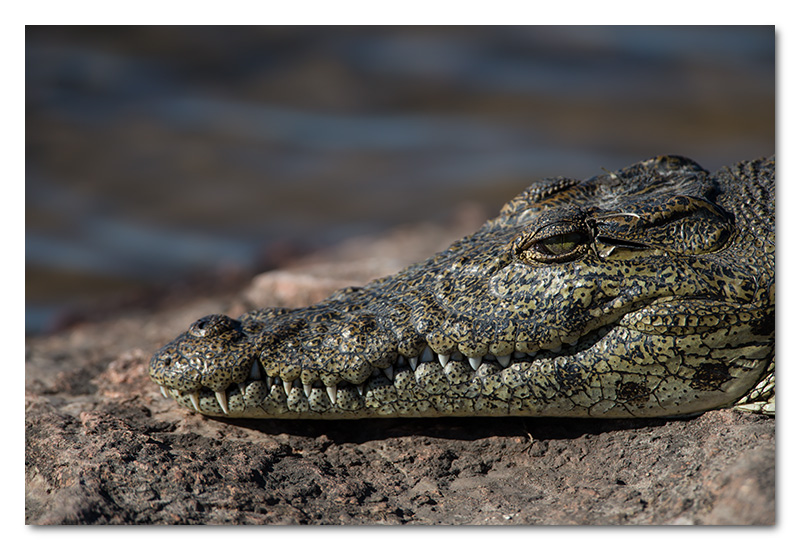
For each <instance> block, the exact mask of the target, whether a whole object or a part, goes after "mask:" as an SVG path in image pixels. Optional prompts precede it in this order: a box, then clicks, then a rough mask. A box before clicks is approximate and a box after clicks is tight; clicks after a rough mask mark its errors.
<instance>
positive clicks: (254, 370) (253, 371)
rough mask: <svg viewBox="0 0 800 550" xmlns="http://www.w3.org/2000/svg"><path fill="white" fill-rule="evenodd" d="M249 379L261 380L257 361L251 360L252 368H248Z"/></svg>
mask: <svg viewBox="0 0 800 550" xmlns="http://www.w3.org/2000/svg"><path fill="white" fill-rule="evenodd" d="M250 378H252V379H253V380H261V369H259V368H258V359H257V358H256V359H253V366H252V367H250Z"/></svg>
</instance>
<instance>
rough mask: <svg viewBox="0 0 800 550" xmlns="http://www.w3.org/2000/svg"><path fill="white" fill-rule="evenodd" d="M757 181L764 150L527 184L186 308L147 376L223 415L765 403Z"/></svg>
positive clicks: (656, 409)
mask: <svg viewBox="0 0 800 550" xmlns="http://www.w3.org/2000/svg"><path fill="white" fill-rule="evenodd" d="M774 197H775V180H774V159H767V160H763V159H762V160H757V161H753V162H744V163H740V164H737V165H735V166H731V167H727V168H723V169H721V170H720V171H718V172H717V173H716V174H713V175H710V174H708V173H707V172H706V171H705V170H703V169H702V168H700V167H699V166H698V165H697V164H695V163H694V162H692V161H690V160H688V159H684V158H680V157H656V158H653V159H650V160H647V161H644V162H641V163H638V164H635V165H633V166H630V167H628V168H626V169H624V170H621V171H619V172H617V173H613V174H611V173H609V174H605V175H602V176H599V177H595V178H591V179H589V180H586V181H583V182H579V181H575V180H570V179H565V178H558V179H548V180H544V181H541V182H538V183H535V184H533V185H532V186H531V187H530V188H528V189H527V190H526V191H524V192H523V193H522V194H521V195H519V196H518V197H516V198H515V199H513V200H512V201H511V202H509V203H508V204H506V205H505V206H504V207H503V209H502V211H501V212H500V215H499V216H498V217H497V218H495V219H493V220H490V221H488V222H486V224H485V225H484V226H483V227H482V228H481V229H480V230H478V231H477V232H476V233H475V234H474V235H470V236H468V237H466V238H464V239H462V240H460V241H458V242H456V243H455V244H453V245H452V246H451V247H450V248H449V249H448V250H446V251H444V252H441V253H439V254H437V255H435V256H433V257H432V258H430V259H428V260H426V261H424V262H421V263H419V264H416V265H413V266H411V267H409V268H407V269H406V270H404V271H402V272H400V273H398V274H397V275H394V276H392V277H386V278H384V279H379V280H376V281H373V282H371V283H369V284H367V285H366V286H364V287H362V288H350V289H345V290H342V291H339V292H337V293H335V294H334V295H333V296H331V297H330V298H328V299H327V300H325V301H323V302H320V303H319V304H316V305H314V306H311V307H306V308H301V309H296V310H285V309H269V308H268V309H262V310H257V311H252V312H250V313H247V314H245V315H243V316H242V317H240V318H239V319H238V320H234V319H231V318H229V317H226V316H224V315H212V316H209V317H205V318H203V319H201V320H199V321H197V322H196V323H194V324H193V325H192V326H191V328H190V329H189V330H188V331H187V332H186V333H184V334H182V335H181V336H179V337H178V338H177V339H176V340H174V341H173V342H171V343H170V344H168V345H166V346H164V347H163V348H162V349H161V350H159V351H158V352H157V353H156V354H155V356H154V357H153V359H152V361H151V364H150V376H151V378H152V379H153V380H154V381H155V382H156V383H157V384H159V385H160V386H162V392H163V393H164V394H165V395H166V396H170V397H173V398H175V399H176V400H177V402H178V403H179V404H181V405H183V406H184V407H187V408H190V409H193V410H197V411H199V412H201V413H203V414H208V415H214V416H231V417H262V418H318V419H327V418H330V419H334V418H363V417H385V416H446V415H449V416H473V415H474V416H478V415H484V416H488V415H493V416H505V415H529V416H566V417H606V418H619V417H636V416H640V417H644V416H673V415H682V414H689V413H695V412H700V411H705V410H709V409H714V408H719V407H727V406H732V405H738V406H741V407H744V408H748V409H750V410H757V411H761V412H772V411H774V401H773V399H774V355H775V199H774Z"/></svg>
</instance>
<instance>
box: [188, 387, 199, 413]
mask: <svg viewBox="0 0 800 550" xmlns="http://www.w3.org/2000/svg"><path fill="white" fill-rule="evenodd" d="M189 401H191V402H192V406H193V407H194V410H196V411H197V412H200V398H199V396H198V395H197V392H195V393H190V394H189Z"/></svg>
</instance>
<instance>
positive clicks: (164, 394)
mask: <svg viewBox="0 0 800 550" xmlns="http://www.w3.org/2000/svg"><path fill="white" fill-rule="evenodd" d="M159 388H160V389H161V395H163V396H164V397H167V398H169V395H167V389H166V388H165V387H164V386H159Z"/></svg>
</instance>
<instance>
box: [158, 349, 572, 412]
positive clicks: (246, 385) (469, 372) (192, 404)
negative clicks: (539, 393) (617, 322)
mask: <svg viewBox="0 0 800 550" xmlns="http://www.w3.org/2000/svg"><path fill="white" fill-rule="evenodd" d="M577 347H578V342H577V341H576V342H574V343H573V344H570V345H568V346H567V345H564V346H557V347H555V348H553V349H542V350H539V351H537V352H533V353H524V352H514V353H513V354H510V355H505V356H499V357H498V356H495V355H492V354H486V355H483V356H480V357H465V356H464V355H463V354H461V353H460V352H455V353H452V354H437V353H435V352H434V351H433V350H432V349H431V348H430V346H426V347H425V348H424V350H423V351H422V353H420V354H419V355H418V356H416V357H405V356H403V355H401V354H398V356H397V361H395V363H394V365H392V366H390V367H386V368H375V369H373V370H372V373H371V375H370V376H369V378H368V379H367V380H365V381H364V382H362V383H361V384H351V383H350V382H347V381H344V380H343V381H340V382H339V383H336V384H333V385H327V386H326V385H324V384H323V383H322V382H321V381H319V380H317V381H315V382H314V383H312V384H303V383H302V382H301V381H300V379H299V378H297V379H295V380H291V381H290V380H283V379H281V378H280V377H279V376H274V377H272V376H267V375H266V373H265V371H264V368H263V367H262V366H261V364H260V362H259V361H258V359H255V360H254V361H253V364H252V367H251V369H250V373H249V375H248V377H247V379H246V380H244V381H242V382H240V383H238V384H231V385H230V386H228V387H227V388H226V389H225V390H223V391H212V390H211V389H208V388H204V389H201V390H197V391H193V392H186V391H180V390H177V389H173V388H167V387H165V386H159V388H160V389H161V393H162V394H163V395H164V397H167V398H173V399H175V400H176V401H177V402H178V403H179V404H181V405H183V406H184V407H186V408H189V409H193V410H195V411H197V412H200V413H203V414H208V415H213V416H233V417H235V416H258V415H259V414H258V409H259V408H260V407H261V405H262V402H263V401H264V400H265V399H269V398H272V399H276V400H278V401H280V400H283V401H287V400H293V401H298V400H305V401H306V402H307V406H308V409H309V410H311V411H315V412H330V411H331V410H335V409H336V408H337V407H338V408H341V409H342V410H343V411H353V410H358V409H364V408H365V405H366V403H365V401H367V400H369V397H370V392H374V391H376V388H384V387H385V386H386V385H397V384H398V383H399V384H400V385H401V386H403V385H405V384H408V383H414V384H416V383H417V382H419V380H418V378H419V377H420V376H421V375H423V374H424V375H426V376H429V375H430V371H432V370H437V369H438V371H441V373H442V376H443V377H444V378H448V379H453V378H456V379H460V380H462V381H465V380H469V379H471V378H486V377H488V376H491V375H493V374H498V373H501V372H502V371H503V370H505V369H513V368H515V367H517V368H518V367H523V366H526V365H528V364H530V363H532V362H534V361H536V360H541V359H550V360H552V359H554V358H555V357H557V356H558V355H559V354H560V353H561V352H562V350H564V351H568V350H572V349H574V348H577ZM301 408H303V409H305V408H306V407H301Z"/></svg>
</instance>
